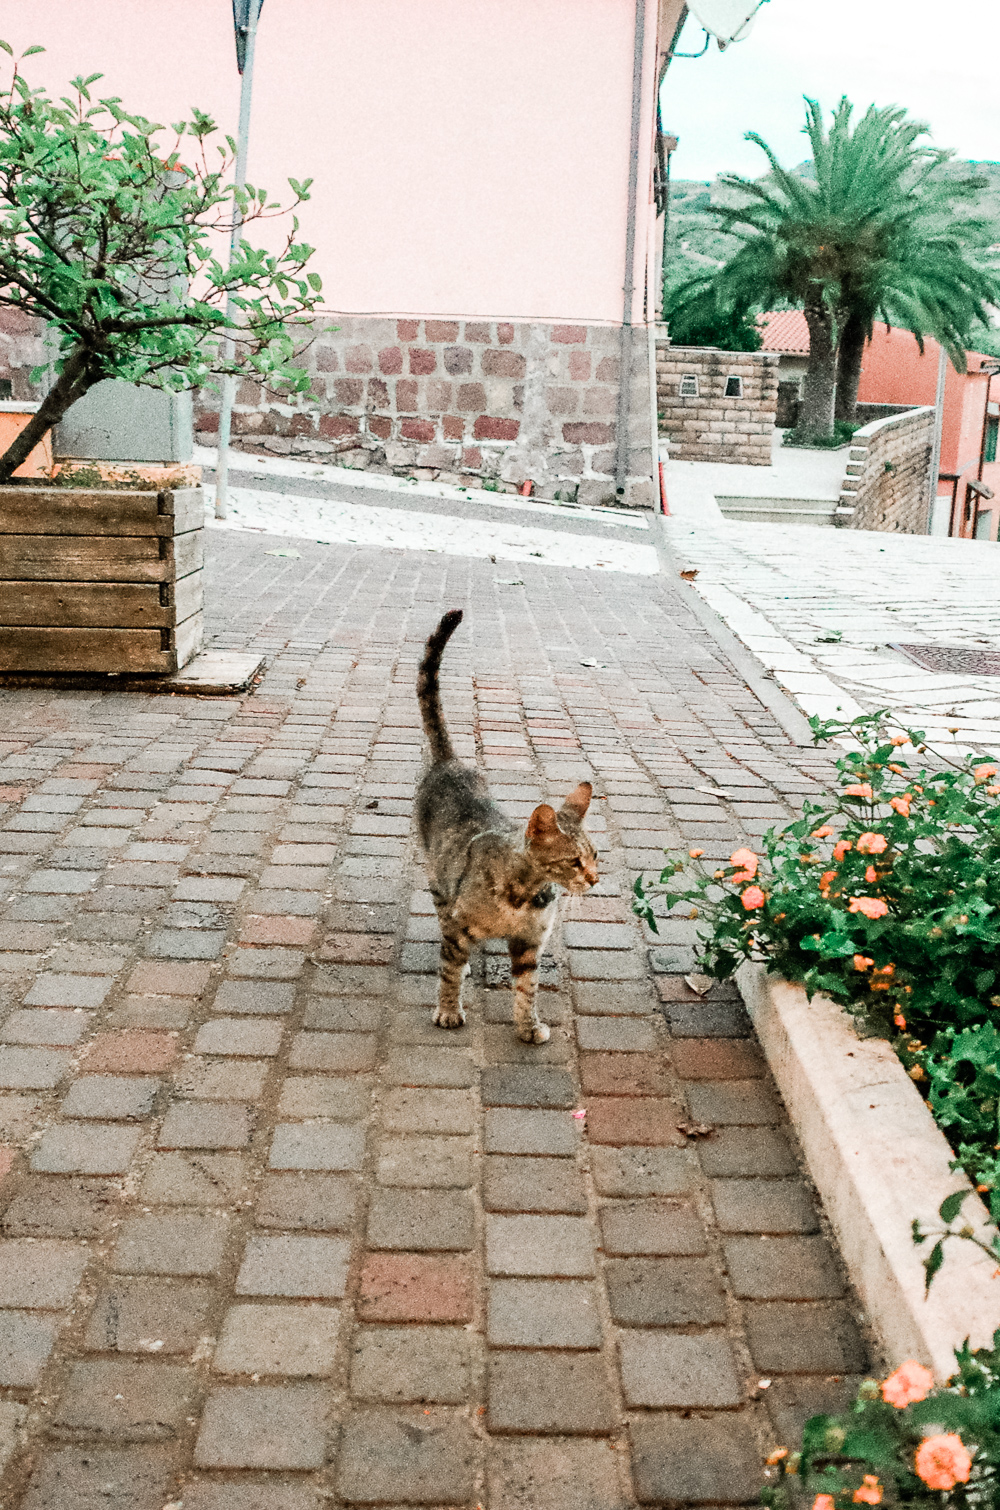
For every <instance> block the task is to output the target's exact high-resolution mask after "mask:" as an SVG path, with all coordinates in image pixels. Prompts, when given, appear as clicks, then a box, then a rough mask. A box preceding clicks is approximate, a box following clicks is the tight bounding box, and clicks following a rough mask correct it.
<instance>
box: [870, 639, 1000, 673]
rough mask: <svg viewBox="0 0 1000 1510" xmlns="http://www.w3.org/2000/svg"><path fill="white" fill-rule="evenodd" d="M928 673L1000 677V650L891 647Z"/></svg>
mask: <svg viewBox="0 0 1000 1510" xmlns="http://www.w3.org/2000/svg"><path fill="white" fill-rule="evenodd" d="M889 649H890V650H899V651H901V652H902V653H903V655H907V656H909V658H910V660H911V661H916V663H917V665H918V666H923V667H924V668H925V669H926V670H927V671H946V672H948V674H949V675H951V676H1000V650H972V649H971V648H970V647H969V646H968V645H890V646H889Z"/></svg>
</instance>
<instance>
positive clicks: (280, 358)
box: [0, 42, 320, 483]
mask: <svg viewBox="0 0 1000 1510" xmlns="http://www.w3.org/2000/svg"><path fill="white" fill-rule="evenodd" d="M0 48H2V50H3V51H4V52H6V53H7V54H8V55H9V56H10V57H11V58H13V52H12V50H11V48H10V46H9V45H8V44H7V43H6V42H0ZM43 50H44V49H42V48H40V47H30V48H28V50H27V52H25V53H24V54H22V57H27V56H29V54H31V53H36V52H41V51H43ZM100 77H101V75H100V74H92V75H91V76H90V77H89V78H77V79H74V80H73V82H72V85H71V90H72V92H71V93H70V94H69V95H66V96H63V97H62V98H60V99H58V100H54V99H52V98H50V97H49V95H48V94H47V93H46V92H45V90H44V89H41V88H32V87H31V86H30V85H29V84H28V83H27V81H26V80H25V78H24V77H23V75H22V73H21V68H20V60H17V61H15V62H14V64H13V68H12V72H11V77H10V81H9V85H8V86H7V88H6V89H5V91H4V92H2V93H0V305H10V306H12V307H13V308H15V309H18V310H20V311H21V312H22V313H23V314H26V315H31V316H35V317H37V318H39V319H41V320H43V321H45V323H46V325H47V326H48V329H49V336H50V341H51V343H52V345H53V347H54V350H55V360H54V370H55V377H54V381H53V383H52V385H51V387H50V389H49V392H48V394H47V395H46V397H45V398H44V400H43V401H42V404H41V406H40V408H39V409H38V412H37V413H36V414H35V415H34V416H33V417H32V419H31V420H30V422H29V423H28V425H27V426H26V427H25V428H24V430H22V431H21V433H20V434H19V435H18V436H17V437H16V439H15V440H14V441H13V442H12V444H11V445H10V446H9V447H8V449H7V451H6V452H5V454H4V455H3V456H2V457H0V483H2V482H7V481H9V480H10V477H11V475H12V473H13V472H14V471H15V470H16V468H17V467H19V466H20V465H21V463H22V462H24V461H25V460H26V459H27V457H28V455H29V454H30V452H31V451H32V449H33V448H34V447H35V446H36V445H37V444H38V442H39V441H40V440H42V439H43V437H44V436H45V434H46V432H47V431H48V430H49V429H50V428H51V426H53V425H54V424H56V423H57V422H58V421H59V419H61V417H62V416H63V414H65V412H66V410H67V409H68V408H69V407H70V405H71V404H73V403H75V402H76V400H77V399H78V398H80V397H81V396H82V395H83V394H84V393H86V391H87V389H88V388H90V387H92V386H93V384H95V383H97V382H100V381H101V380H102V379H103V378H120V379H123V380H125V381H126V382H130V383H143V384H147V385H149V386H152V387H159V388H168V389H174V390H177V389H182V388H188V387H194V386H197V385H199V384H203V383H205V382H206V381H207V380H209V379H210V378H211V376H212V375H213V374H219V373H223V372H227V371H230V372H238V373H242V374H244V375H247V374H254V375H256V376H259V377H260V378H262V379H263V380H264V381H265V382H266V383H267V384H268V385H269V386H270V387H272V388H278V389H279V390H285V391H291V392H302V391H305V390H307V389H308V378H307V376H306V374H305V372H304V371H302V370H301V369H299V368H298V367H297V366H296V365H295V362H294V352H295V341H294V337H295V332H296V326H297V324H298V323H299V322H301V321H303V320H305V319H306V317H307V316H308V315H309V314H310V313H311V312H312V311H313V310H314V309H315V307H316V305H317V303H318V298H319V293H320V280H319V278H318V276H317V275H316V274H315V273H312V272H308V273H307V272H306V271H305V264H306V262H307V261H308V259H309V257H310V256H311V255H312V248H311V247H309V246H306V245H305V244H303V243H301V242H299V241H297V240H296V239H295V238H296V235H297V232H298V221H297V219H295V217H294V216H293V218H292V221H291V227H290V230H289V232H288V234H287V236H286V238H285V241H284V245H283V246H282V248H281V250H280V251H278V252H275V253H272V252H267V251H261V250H256V249H254V248H253V247H251V246H249V245H248V244H247V242H245V241H243V242H241V245H240V252H239V255H238V256H237V257H236V258H235V259H234V262H233V265H232V266H231V267H230V266H229V265H228V262H227V261H225V260H223V259H224V258H225V257H226V253H227V250H228V233H229V232H230V231H231V228H232V223H233V215H234V210H235V209H236V208H237V207H238V208H239V209H241V210H242V212H243V215H244V218H245V219H246V220H255V219H261V218H262V217H265V216H268V217H270V216H273V215H275V214H278V213H282V210H281V206H280V205H278V204H277V203H276V202H274V201H271V200H269V199H268V196H267V192H266V190H264V189H254V188H251V187H249V186H248V187H247V188H246V189H245V190H239V189H237V188H236V187H235V186H234V185H233V184H232V183H230V182H228V181H227V180H228V174H229V171H230V169H231V167H232V163H233V156H234V151H235V144H234V143H233V141H232V139H231V138H229V137H225V138H223V139H222V141H221V142H220V141H219V140H218V133H217V132H216V127H215V125H214V122H213V121H212V120H211V119H210V118H209V117H208V116H207V115H204V114H202V113H201V112H200V111H197V110H194V111H192V119H191V120H190V121H189V122H185V121H182V122H180V123H179V124H177V125H174V126H172V127H171V128H170V131H171V133H172V140H171V142H170V144H169V145H164V144H163V142H162V140H161V139H162V138H163V136H164V135H165V130H166V128H164V127H162V126H160V125H157V124H156V123H155V122H153V121H150V120H147V119H146V118H145V117H144V116H141V115H135V114H132V113H130V112H128V111H127V110H125V108H124V107H123V106H122V104H121V101H120V100H119V99H118V98H108V99H101V100H97V101H95V100H94V99H93V97H92V95H91V86H92V85H93V84H95V83H96V82H97V80H98V79H99V78H100ZM310 182H311V180H309V181H307V182H305V183H301V184H300V183H297V182H296V181H295V180H294V179H290V180H289V184H290V186H291V189H292V193H293V196H294V199H293V202H292V204H291V205H290V206H289V208H290V209H293V210H294V209H295V208H296V207H297V206H298V205H299V204H301V203H302V202H303V201H304V200H305V199H308V197H309V184H310ZM229 296H231V298H232V303H233V307H234V309H235V311H236V315H235V318H234V320H233V321H232V322H230V321H229V320H228V319H227V317H226V314H225V304H226V300H227V297H229ZM227 331H229V332H230V333H231V335H232V337H233V339H234V341H235V352H234V355H233V356H231V357H228V358H227V357H226V356H225V355H224V352H223V337H224V335H225V334H226V332H227ZM40 375H41V374H38V376H40Z"/></svg>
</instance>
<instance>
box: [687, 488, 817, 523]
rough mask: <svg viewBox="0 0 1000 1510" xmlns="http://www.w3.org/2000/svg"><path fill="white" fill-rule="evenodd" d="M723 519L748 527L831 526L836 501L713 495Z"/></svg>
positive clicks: (724, 494)
mask: <svg viewBox="0 0 1000 1510" xmlns="http://www.w3.org/2000/svg"><path fill="white" fill-rule="evenodd" d="M715 501H716V503H717V504H718V505H719V509H720V510H721V512H722V514H723V516H724V517H725V518H726V519H740V520H743V521H744V522H745V523H750V524H811V525H818V526H825V525H829V526H832V525H833V522H834V514H835V512H836V509H837V504H838V503H839V501H840V500H839V499H837V498H747V497H737V496H734V495H732V494H726V493H716V495H715Z"/></svg>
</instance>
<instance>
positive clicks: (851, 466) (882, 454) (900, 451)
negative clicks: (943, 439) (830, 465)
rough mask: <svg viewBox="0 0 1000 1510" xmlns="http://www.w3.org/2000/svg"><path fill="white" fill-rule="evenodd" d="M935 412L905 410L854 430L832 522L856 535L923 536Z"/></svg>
mask: <svg viewBox="0 0 1000 1510" xmlns="http://www.w3.org/2000/svg"><path fill="white" fill-rule="evenodd" d="M933 446H934V410H933V409H932V408H929V407H926V406H925V407H922V408H919V409H910V410H908V412H907V413H905V414H898V415H893V416H892V417H891V418H889V419H878V420H873V421H872V423H871V424H870V425H865V426H864V427H863V428H862V429H861V430H857V431H855V434H854V440H853V443H852V445H851V450H850V454H849V458H848V462H847V475H846V477H845V478H844V481H843V485H842V488H841V494H840V504H839V506H838V508H837V513H836V523H837V524H839V525H842V526H846V527H847V528H849V529H855V530H881V531H883V532H886V533H890V534H891V533H895V534H903V535H924V534H926V533H927V511H928V469H929V467H930V461H931V452H932V450H933Z"/></svg>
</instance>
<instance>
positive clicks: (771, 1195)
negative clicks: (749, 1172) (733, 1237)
mask: <svg viewBox="0 0 1000 1510" xmlns="http://www.w3.org/2000/svg"><path fill="white" fill-rule="evenodd" d="M711 1194H712V1204H713V1206H714V1207H715V1215H716V1220H717V1221H718V1223H719V1228H720V1230H721V1231H722V1232H767V1233H785V1232H788V1233H791V1232H815V1231H816V1230H817V1228H818V1225H819V1223H818V1220H817V1216H816V1208H815V1206H814V1204H813V1201H812V1198H811V1197H810V1194H809V1191H808V1190H807V1188H806V1186H805V1185H803V1184H802V1183H801V1181H799V1180H713V1181H712V1184H711Z"/></svg>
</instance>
